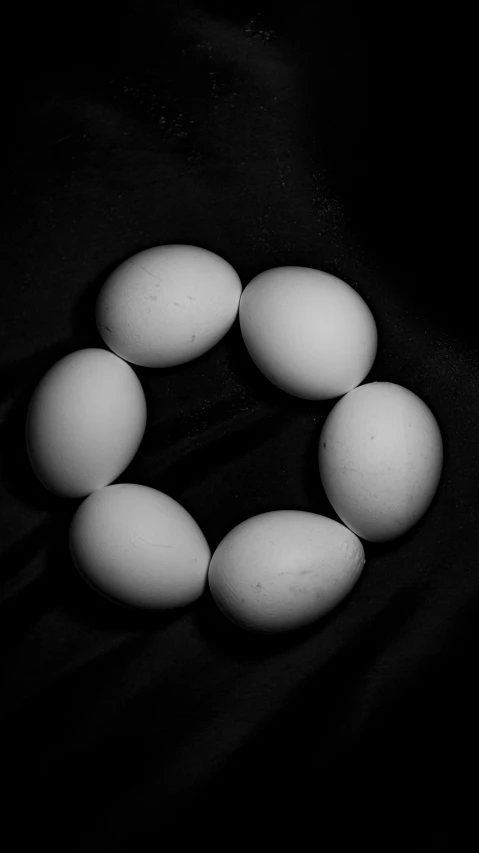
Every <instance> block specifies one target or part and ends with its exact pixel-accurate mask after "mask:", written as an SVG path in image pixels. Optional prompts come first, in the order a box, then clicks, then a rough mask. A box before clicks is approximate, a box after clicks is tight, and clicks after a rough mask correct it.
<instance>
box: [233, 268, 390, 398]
mask: <svg viewBox="0 0 479 853" xmlns="http://www.w3.org/2000/svg"><path fill="white" fill-rule="evenodd" d="M239 322H240V328H241V333H242V336H243V340H244V343H245V346H246V348H247V350H248V352H249V354H250V356H251V358H252V359H253V361H254V362H255V364H256V366H257V367H258V368H259V370H260V371H261V372H262V373H263V374H264V376H265V377H266V378H267V379H268V380H269V381H270V382H272V383H273V384H274V385H276V386H277V387H278V388H281V389H282V390H283V391H286V392H287V393H288V394H292V395H293V396H295V397H301V398H304V399H310V400H328V399H331V398H334V397H339V396H341V395H342V394H346V393H347V392H348V391H350V390H351V389H352V388H354V387H355V386H356V385H359V383H360V382H362V381H363V380H364V379H365V377H366V376H367V374H368V373H369V371H370V370H371V367H372V365H373V363H374V359H375V357H376V351H377V345H378V338H377V329H376V323H375V321H374V317H373V315H372V313H371V311H370V309H369V308H368V306H367V305H366V303H365V301H364V299H362V297H361V296H360V295H359V294H358V293H357V292H356V291H355V290H354V288H352V287H350V285H349V284H346V282H344V281H342V280H341V279H339V278H336V276H333V275H330V274H329V273H326V272H323V271H322V270H317V269H311V268H309V267H294V266H291V267H276V268H273V269H270V270H266V272H263V273H260V274H259V275H257V276H256V277H255V278H253V279H252V281H250V282H249V284H248V285H247V286H246V287H245V289H244V290H243V293H242V296H241V301H240V307H239Z"/></svg>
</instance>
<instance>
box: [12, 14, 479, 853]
mask: <svg viewBox="0 0 479 853" xmlns="http://www.w3.org/2000/svg"><path fill="white" fill-rule="evenodd" d="M361 5H362V4H346V3H341V2H338V3H335V4H332V3H317V4H311V5H306V4H304V3H297V2H296V3H293V4H290V5H288V7H285V9H284V11H283V12H281V11H280V10H279V9H278V8H277V7H276V4H272V3H270V4H267V3H266V4H265V3H248V2H242V3H228V4H226V3H211V2H206V0H205V2H202V0H198V3H197V4H196V5H195V4H193V3H189V2H175V3H174V2H170V3H161V2H159V3H155V4H153V3H151V4H145V3H143V4H142V3H140V4H134V5H133V6H131V7H130V8H129V10H128V11H124V12H121V11H120V9H119V8H118V7H116V8H113V7H112V8H111V10H109V11H105V10H103V11H102V13H101V14H100V9H101V5H100V4H99V5H98V6H97V7H94V6H93V5H92V4H91V5H88V4H87V5H86V6H85V5H83V4H82V5H81V6H80V4H78V5H75V4H73V5H72V6H69V7H68V8H67V7H65V8H64V10H63V12H58V11H53V10H52V9H48V8H47V9H45V7H43V6H42V8H41V10H40V9H37V10H36V11H35V10H34V11H28V12H27V10H26V9H23V8H14V9H12V10H10V12H9V13H8V14H7V15H6V17H5V18H4V25H3V42H4V44H3V48H4V50H3V59H2V80H3V93H2V98H3V116H4V119H5V120H4V125H3V143H4V146H5V152H6V153H5V154H4V157H3V180H2V187H3V192H2V200H3V205H2V207H3V217H2V218H3V226H2V244H3V256H4V261H3V263H2V281H1V285H0V288H1V290H0V292H1V302H0V335H1V344H0V346H1V350H0V352H1V355H0V377H1V397H0V420H1V474H0V491H1V525H2V527H1V554H0V565H1V569H0V571H1V579H2V593H1V616H0V626H1V662H2V695H1V701H0V707H1V721H2V724H1V733H2V749H1V755H2V760H1V766H2V776H3V779H4V782H5V789H6V790H5V792H4V794H3V799H2V823H3V830H2V834H3V835H4V837H5V838H7V837H8V833H9V832H10V833H12V834H11V835H10V838H11V839H14V843H13V845H11V846H9V844H8V843H7V846H6V848H5V849H8V850H20V849H23V848H22V846H21V845H22V843H23V842H24V841H26V840H29V841H31V842H32V843H35V844H38V845H40V844H46V845H48V848H49V849H59V850H63V851H66V850H68V851H71V853H76V851H82V853H83V851H92V850H94V851H96V850H101V851H110V850H111V851H113V850H115V851H116V850H121V851H143V850H153V849H154V850H157V849H167V850H171V849H182V846H183V845H184V847H185V849H187V848H188V849H191V845H193V844H196V845H200V844H203V845H208V849H212V850H230V849H236V847H235V845H237V846H238V847H240V846H241V848H242V849H250V850H252V851H254V850H270V849H271V850H273V849H294V850H303V849H306V848H308V849H310V848H314V849H321V850H325V851H328V853H329V851H343V850H350V849H351V848H352V845H355V846H358V847H364V849H368V850H374V851H376V850H378V851H379V850H380V851H385V850H387V851H391V850H401V851H404V850H407V851H411V853H429V851H431V853H436V851H446V850H454V851H456V850H466V849H473V848H474V847H475V843H474V841H475V839H476V837H477V833H476V832H475V830H474V821H473V812H472V811H471V810H470V805H469V804H468V803H469V800H468V792H471V793H472V794H474V791H475V787H474V786H475V783H474V781H473V774H474V772H475V766H476V764H477V738H476V730H477V719H478V711H479V708H478V703H477V700H476V698H475V683H474V682H475V680H476V673H477V644H478V639H479V628H478V612H479V577H478V570H477V566H478V559H477V554H478V548H479V532H478V527H479V525H478V523H477V521H478V518H477V499H478V493H479V488H478V470H479V451H478V440H477V425H478V419H479V402H478V390H479V360H478V349H477V339H476V337H475V312H474V309H473V293H474V291H475V283H474V282H473V275H472V271H469V274H468V275H463V274H462V273H460V274H457V273H456V274H453V273H452V272H451V270H453V269H455V270H456V271H457V267H458V264H459V257H458V255H457V254H456V246H455V243H454V239H453V223H454V221H457V218H458V217H460V216H461V215H463V211H462V212H461V210H460V209H458V206H457V204H456V205H455V204H453V203H452V202H451V201H450V193H451V184H453V183H454V180H456V177H455V176H456V175H457V174H458V170H459V169H460V161H461V154H460V153H458V152H457V148H456V149H454V150H453V148H452V144H453V142H454V137H455V136H456V133H455V128H456V127H458V125H455V124H454V121H455V118H454V109H455V104H456V102H455V97H454V98H451V96H450V95H451V86H453V84H452V83H451V76H450V75H451V64H452V60H451V44H452V45H453V46H454V39H455V36H454V34H453V33H452V31H451V30H450V25H451V14H452V13H451V12H450V11H449V13H448V17H446V15H444V17H442V18H441V16H440V13H439V11H438V9H435V12H434V15H432V14H431V15H430V14H429V13H428V11H427V10H424V13H423V15H422V16H421V15H419V13H418V8H417V7H415V6H413V5H412V4H409V5H408V4H406V5H404V4H401V6H400V7H397V8H396V7H394V9H393V8H391V9H388V8H387V4H384V8H383V9H382V11H377V10H376V11H375V12H374V13H373V12H372V11H371V10H370V9H369V8H368V9H367V10H364V9H361V8H360V7H361ZM456 23H457V21H456ZM461 26H462V27H463V29H467V27H468V23H467V21H466V22H462V24H461ZM456 47H457V43H456ZM456 108H457V106H456ZM459 135H460V134H459ZM455 142H456V143H457V142H458V140H457V138H456V139H455ZM458 180H459V179H458ZM464 242H466V240H464ZM162 243H191V244H194V245H198V246H203V247H205V248H208V249H210V250H212V251H214V252H217V253H218V254H220V255H221V256H222V257H224V258H226V259H227V260H228V261H229V262H230V263H231V264H232V265H233V266H234V267H235V269H236V270H237V271H238V273H239V275H240V276H241V279H242V282H243V284H244V285H246V284H247V283H248V281H249V280H250V279H251V278H252V277H253V276H254V275H256V274H257V273H259V272H261V271H262V270H265V269H268V268H270V267H273V266H280V265H285V264H299V265H304V266H312V267H318V268H321V269H324V270H326V271H328V272H331V273H333V274H335V275H338V276H339V277H341V278H342V279H344V280H345V281H347V282H348V283H349V284H351V285H352V286H353V287H354V288H355V289H356V290H357V291H358V293H360V294H361V296H362V297H363V298H364V299H365V301H366V302H367V304H368V305H369V306H370V308H371V310H372V312H373V314H374V316H375V319H376V323H377V326H378V333H379V350H378V356H377V359H376V362H375V364H374V367H373V369H372V371H371V373H370V374H369V376H368V377H367V380H366V381H375V380H387V381H391V382H397V383H399V384H402V385H404V386H406V387H407V388H410V389H411V390H412V391H414V392H415V393H417V394H418V395H419V396H420V397H421V398H422V399H423V400H424V401H425V402H426V403H427V404H428V405H429V406H430V407H431V409H432V411H433V412H434V414H435V416H436V418H437V420H438V423H439V425H440V428H441V430H442V434H443V438H444V449H445V457H444V470H443V477H442V481H441V484H440V488H439V490H438V493H437V495H436V498H435V500H434V502H433V504H432V506H431V508H430V510H429V512H428V513H427V514H426V516H425V517H424V518H423V519H422V520H421V522H420V523H419V524H418V525H417V526H416V527H415V528H414V529H413V530H411V531H410V532H409V533H408V534H407V535H405V536H404V537H402V538H401V539H400V540H396V541H393V542H391V543H386V544H384V545H373V544H370V543H365V549H366V557H367V563H366V567H365V570H364V573H363V575H362V577H361V579H360V581H359V583H358V584H357V586H356V587H355V588H354V590H353V592H352V593H351V594H350V596H349V597H348V599H347V600H346V601H344V602H343V603H342V604H341V605H340V606H339V607H338V608H337V609H336V610H335V611H334V612H333V613H331V614H330V615H329V616H328V617H327V618H325V619H323V620H322V621H321V622H318V623H316V624H315V625H314V626H312V627H311V628H309V629H307V630H304V631H301V632H297V633H296V634H294V635H293V634H290V635H283V636H280V637H275V638H271V637H270V638H267V637H257V636H254V635H249V634H246V633H245V632H242V631H241V630H240V629H236V628H235V627H234V626H233V625H231V624H230V623H228V622H227V621H226V620H225V619H224V618H223V617H222V616H221V614H219V612H218V611H217V610H216V609H215V607H214V605H213V603H212V601H211V599H210V597H209V595H208V594H206V595H205V596H204V597H203V598H202V599H201V600H200V601H198V602H196V603H195V604H194V605H192V606H190V607H188V608H186V609H184V610H179V611H174V612H170V613H168V614H131V613H129V612H127V611H125V610H123V609H121V608H116V607H115V606H114V605H112V604H110V603H108V602H106V601H104V600H102V599H100V597H99V596H95V594H94V593H93V592H91V591H90V589H89V588H88V587H87V586H86V585H85V584H83V583H82V582H81V580H80V579H79V578H78V577H77V575H76V572H75V569H74V567H73V564H72V562H71V559H70V556H69V552H68V545H67V534H68V526H69V522H70V519H71V517H72V515H73V513H74V511H75V509H76V507H77V506H78V505H79V501H68V500H62V499H60V498H56V497H54V496H53V495H51V494H49V493H48V492H46V491H45V490H44V489H43V488H42V486H41V485H40V484H39V483H38V482H37V481H36V480H35V478H34V476H33V474H32V473H31V471H30V468H29V465H28V461H27V459H26V454H25V446H24V432H23V431H24V420H25V413H26V408H27V405H28V401H29V398H30V395H31V393H32V391H33V389H34V387H35V385H36V384H37V382H38V380H39V379H40V377H41V376H42V375H43V373H44V372H45V371H46V370H47V369H48V368H49V367H50V366H51V365H52V364H53V363H54V362H55V361H57V360H58V359H59V358H60V357H62V356H63V355H66V354H67V353H69V352H72V351H74V350H76V349H80V348H82V347H85V346H102V342H101V339H100V338H99V336H98V334H97V333H96V330H95V326H94V320H93V308H94V304H95V298H96V295H97V293H98V290H99V288H100V287H101V284H102V283H103V281H104V280H105V278H106V276H107V275H108V273H109V272H110V271H111V270H112V269H113V268H114V267H116V266H117V265H118V264H119V263H120V262H121V261H122V260H124V259H125V258H127V257H129V256H130V255H132V254H134V253H135V252H137V251H140V250H141V249H144V248H148V247H150V246H154V245H159V244H162ZM137 373H138V376H139V377H140V379H141V381H142V383H143V387H144V389H145V393H146V397H147V403H148V425H147V429H146V433H145V437H144V440H143V443H142V445H141V447H140V449H139V452H138V454H137V456H136V457H135V459H134V460H133V462H132V463H131V465H130V466H129V468H128V469H127V470H126V471H125V472H124V473H123V474H122V476H121V477H120V478H119V480H120V481H123V482H134V483H142V484H145V485H148V486H152V487H154V488H158V489H160V490H162V491H164V492H166V493H167V494H169V495H171V496H172V497H174V498H175V499H176V500H178V501H179V502H180V503H181V504H182V505H183V506H184V507H185V508H186V509H188V511H189V512H191V514H192V515H193V517H194V518H195V519H196V520H197V522H198V523H199V524H200V526H201V527H202V529H203V531H204V533H205V535H206V537H207V539H208V541H209V544H210V547H211V549H212V551H213V550H214V549H215V547H216V545H217V544H218V543H219V542H220V541H221V539H222V537H223V536H224V535H225V534H226V533H227V532H228V531H229V530H230V529H231V528H232V527H233V526H234V525H236V524H237V523H239V522H240V521H242V520H244V519H246V518H248V517H250V516H252V515H255V514H257V513H260V512H264V511H268V510H272V509H282V508H290V509H302V510H310V511H314V512H318V513H322V514H324V515H327V516H330V517H332V518H335V517H336V516H335V514H334V511H333V510H332V508H331V507H330V506H329V504H328V502H327V500H326V498H325V496H324V494H323V492H322V489H321V486H320V481H319V475H318V471H317V463H316V455H317V444H318V438H319V433H320V430H321V425H322V423H323V422H324V420H325V418H326V416H327V414H328V412H329V411H330V409H331V407H332V405H334V402H333V401H329V402H327V403H315V402H310V401H301V400H297V399H295V398H293V397H290V396H288V395H286V394H284V393H283V392H280V391H279V390H278V389H276V388H274V387H273V386H271V385H270V384H268V382H267V381H266V380H265V379H263V377H262V376H261V375H260V374H259V372H258V371H257V370H256V369H255V367H254V365H253V364H252V363H251V362H250V360H249V358H248V356H247V353H246V351H245V349H244V347H243V345H242V341H241V336H240V333H239V327H238V323H237V322H236V323H235V325H234V327H233V328H232V329H231V331H230V332H229V333H228V335H227V336H226V337H225V338H224V339H223V340H222V341H221V342H220V343H219V344H217V346H216V347H214V348H213V349H212V350H211V351H210V352H208V353H206V354H205V355H203V356H202V357H201V358H198V359H197V360H196V361H193V362H191V363H189V364H186V365H183V366H180V367H177V368H173V369H167V370H157V371H155V370H149V369H144V368H137ZM471 774H472V775H471ZM464 838H465V839H466V842H464V840H461V839H464ZM29 849H32V848H31V847H30V848H29Z"/></svg>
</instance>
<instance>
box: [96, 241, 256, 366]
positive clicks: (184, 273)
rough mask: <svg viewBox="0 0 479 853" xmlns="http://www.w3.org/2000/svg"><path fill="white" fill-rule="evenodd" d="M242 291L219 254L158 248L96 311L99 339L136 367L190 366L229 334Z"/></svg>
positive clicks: (110, 284) (121, 270)
mask: <svg viewBox="0 0 479 853" xmlns="http://www.w3.org/2000/svg"><path fill="white" fill-rule="evenodd" d="M241 290H242V285H241V281H240V278H239V276H238V274H237V273H236V271H235V270H234V269H233V267H232V266H231V264H229V263H228V261H226V260H224V258H221V257H219V255H216V254H215V253H214V252H210V251H208V250H207V249H202V248H199V247H198V246H188V245H181V244H172V245H165V246H156V247H154V248H151V249H146V250H145V251H142V252H138V253H137V254H136V255H133V256H132V257H131V258H128V260H126V261H124V262H123V263H122V264H120V266H119V267H117V269H116V270H114V272H113V273H112V274H111V275H110V276H109V277H108V278H107V280H106V282H105V283H104V285H103V287H102V288H101V290H100V293H99V295H98V298H97V303H96V309H95V315H96V323H97V327H98V331H99V332H100V335H101V336H102V338H103V340H104V341H105V343H106V345H107V346H108V347H109V348H110V349H111V350H112V351H113V352H115V353H116V354H117V355H119V356H121V358H124V359H125V360H126V361H129V362H131V363H132V364H138V365H143V366H145V367H171V366H173V365H178V364H184V363H185V362H188V361H192V360H193V359H195V358H198V356H200V355H202V354H203V353H204V352H206V351H207V350H209V349H211V348H212V347H213V346H214V345H215V344H216V343H218V341H220V340H221V338H223V337H224V335H225V334H226V333H227V332H228V330H229V329H230V327H231V326H232V325H233V323H234V321H235V319H236V317H237V314H238V307H239V300H240V296H241Z"/></svg>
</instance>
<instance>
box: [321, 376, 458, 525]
mask: <svg viewBox="0 0 479 853" xmlns="http://www.w3.org/2000/svg"><path fill="white" fill-rule="evenodd" d="M442 463H443V444H442V438H441V432H440V429H439V426H438V424H437V421H436V419H435V417H434V415H433V414H432V412H431V410H430V409H429V408H428V406H427V405H426V404H425V403H424V402H423V401H422V400H421V399H420V398H419V397H418V396H417V395H416V394H414V393H413V392H412V391H409V390H408V389H407V388H404V387H403V386H401V385H396V384H394V383H392V382H372V383H369V384H367V385H362V386H361V387H359V388H355V389H354V390H352V391H350V392H349V393H348V394H346V395H345V396H344V397H342V399H341V400H339V402H338V403H336V405H335V406H334V408H333V409H332V410H331V412H330V413H329V415H328V417H327V418H326V421H325V423H324V426H323V429H322V431H321V436H320V441H319V473H320V477H321V482H322V484H323V487H324V490H325V492H326V496H327V498H328V500H329V501H330V503H331V505H332V507H333V509H334V510H335V512H336V513H337V514H338V516H339V518H340V519H341V520H342V521H343V522H344V524H346V525H347V526H348V527H349V528H350V529H351V530H352V531H353V532H354V533H356V534H357V536H360V537H361V538H362V539H366V540H369V541H371V542H384V541H387V540H390V539H395V538H396V537H397V536H401V535H402V534H403V533H405V532H406V531H407V530H409V529H410V528H411V527H412V526H413V525H414V524H416V523H417V522H418V521H419V519H420V518H421V516H423V515H424V513H425V512H426V510H427V509H428V507H429V505H430V503H431V501H432V499H433V497H434V495H435V493H436V490H437V488H438V484H439V481H440V477H441V472H442Z"/></svg>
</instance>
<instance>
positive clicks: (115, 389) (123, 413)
mask: <svg viewBox="0 0 479 853" xmlns="http://www.w3.org/2000/svg"><path fill="white" fill-rule="evenodd" d="M145 427H146V400H145V395H144V393H143V388H142V386H141V383H140V380H139V379H138V377H137V375H136V373H135V372H134V370H133V369H132V368H131V367H130V365H128V364H127V363H126V362H125V361H123V360H122V359H121V358H118V357H117V356H116V355H114V354H113V353H111V352H109V351H108V350H103V349H97V348H94V347H92V348H88V349H83V350H77V351H76V352H74V353H71V354H70V355H67V356H65V357H64V358H61V359H60V360H59V361H57V362H56V364H54V365H53V366H52V367H51V368H50V369H49V370H47V372H46V373H45V375H44V376H43V377H42V379H41V380H40V382H39V383H38V385H37V387H36V389H35V391H34V393H33V395H32V398H31V400H30V404H29V408H28V412H27V419H26V444H27V454H28V457H29V460H30V463H31V465H32V468H33V470H34V472H35V474H36V476H37V477H38V479H39V480H40V481H41V483H43V485H44V486H45V488H47V489H48V490H49V491H51V492H53V493H55V494H57V495H60V496H62V497H71V498H78V497H84V496H85V495H88V494H90V492H93V491H94V490H95V489H101V488H103V487H104V486H107V485H109V484H110V483H112V482H113V480H115V479H116V478H117V477H119V475H120V474H121V473H122V471H124V470H125V468H126V467H127V466H128V465H129V463H130V462H131V460H132V459H133V457H134V456H135V454H136V452H137V450H138V448H139V446H140V443H141V440H142V438H143V434H144V431H145Z"/></svg>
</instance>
